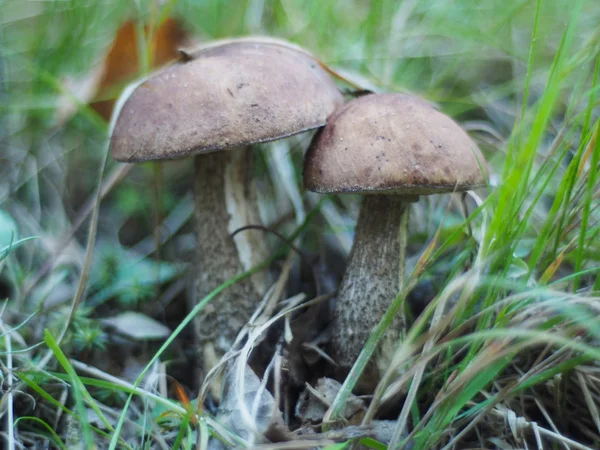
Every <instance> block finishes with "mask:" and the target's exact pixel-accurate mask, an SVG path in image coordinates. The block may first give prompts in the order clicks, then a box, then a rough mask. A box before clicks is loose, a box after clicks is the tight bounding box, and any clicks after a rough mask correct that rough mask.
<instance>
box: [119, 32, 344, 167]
mask: <svg viewBox="0 0 600 450" xmlns="http://www.w3.org/2000/svg"><path fill="white" fill-rule="evenodd" d="M191 58H192V59H191V60H189V61H180V62H177V63H174V64H173V65H171V66H169V67H167V68H165V69H164V70H162V71H160V72H158V73H157V74H155V75H153V76H151V77H150V78H149V79H147V80H146V81H144V82H143V83H142V84H140V85H139V86H138V87H136V88H135V90H134V92H133V94H132V95H131V96H130V97H129V98H128V99H127V101H126V102H125V104H124V105H123V108H122V110H121V112H120V115H119V118H118V120H117V122H116V124H115V127H114V131H113V133H112V137H111V152H112V156H113V158H115V159H116V160H119V161H129V162H134V161H145V160H151V159H169V158H175V157H179V156H185V155H189V154H196V153H204V152H210V151H215V150H220V149H225V148H230V147H237V146H241V145H249V144H253V143H258V142H264V141H270V140H274V139H279V138H282V137H286V136H290V135H293V134H296V133H299V132H302V131H305V130H309V129H312V128H316V127H319V126H323V125H324V124H325V122H326V119H327V116H329V114H331V113H332V112H333V111H334V110H335V108H336V107H337V106H338V105H340V104H341V103H342V102H343V97H342V95H341V93H340V92H339V90H338V89H337V88H336V86H335V84H334V82H333V80H332V79H331V78H330V76H329V75H328V74H327V72H326V71H325V70H324V69H323V68H321V66H320V65H319V64H318V63H317V61H315V60H314V59H313V58H312V57H311V56H310V54H308V53H307V52H305V51H302V50H301V49H298V48H296V47H294V46H292V45H286V44H285V43H282V42H278V41H275V40H263V39H255V40H252V39H240V40H228V41H224V42H223V43H222V44H220V45H211V46H209V47H206V48H204V49H201V50H200V51H199V52H195V53H192V54H191Z"/></svg>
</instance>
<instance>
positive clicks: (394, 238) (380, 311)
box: [332, 195, 409, 385]
mask: <svg viewBox="0 0 600 450" xmlns="http://www.w3.org/2000/svg"><path fill="white" fill-rule="evenodd" d="M408 207H409V204H408V203H406V199H405V198H403V197H399V196H392V195H365V196H364V199H363V203H362V206H361V210H360V214H359V217H358V222H357V224H356V231H355V237H354V244H353V246H352V250H351V252H350V258H349V261H348V266H347V268H346V272H345V274H344V279H343V280H342V284H341V286H340V290H339V294H338V298H337V303H336V307H335V312H334V319H333V333H332V334H333V336H332V346H333V355H334V358H335V359H336V361H337V363H338V364H339V365H340V367H341V369H342V370H343V371H344V372H346V371H347V370H349V369H350V368H351V367H352V365H353V364H354V362H355V361H356V358H357V357H358V355H359V354H360V352H361V350H362V348H363V345H364V344H365V342H366V340H367V338H368V337H369V335H370V334H371V332H372V331H373V329H374V328H375V327H376V326H377V324H378V323H379V321H380V319H381V317H382V316H383V315H384V314H385V312H386V311H387V309H388V308H389V306H390V304H391V303H392V300H393V299H394V298H395V297H396V295H397V294H398V291H399V287H400V283H401V282H403V278H404V265H405V261H404V259H405V254H406V229H405V227H406V223H407V222H406V216H407V214H406V212H407V210H408ZM405 324H406V318H405V314H404V313H403V312H401V313H400V314H398V316H397V317H396V319H395V321H394V323H393V324H392V326H391V327H390V328H389V329H388V331H387V333H386V337H385V339H386V342H387V345H386V343H381V344H380V348H379V349H378V351H377V352H376V354H375V356H374V359H373V362H375V365H373V364H371V367H370V370H367V371H366V372H365V375H364V376H363V383H362V384H363V385H365V383H366V384H371V383H372V382H373V381H374V380H371V379H372V378H373V377H375V378H378V376H377V372H376V371H375V369H376V367H377V366H378V365H380V363H379V362H378V359H381V357H382V352H385V353H387V351H386V349H387V347H389V346H390V344H391V345H393V344H394V343H395V342H397V340H398V338H399V337H400V335H401V332H402V330H403V329H404V327H405ZM374 371H375V372H374ZM374 382H376V381H374Z"/></svg>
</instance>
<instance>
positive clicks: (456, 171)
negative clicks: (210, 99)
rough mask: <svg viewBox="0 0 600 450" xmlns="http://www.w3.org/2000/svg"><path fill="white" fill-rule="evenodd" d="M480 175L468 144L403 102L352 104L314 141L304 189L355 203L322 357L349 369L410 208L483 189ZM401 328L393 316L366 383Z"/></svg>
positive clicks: (479, 160) (376, 308)
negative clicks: (434, 197)
mask: <svg viewBox="0 0 600 450" xmlns="http://www.w3.org/2000/svg"><path fill="white" fill-rule="evenodd" d="M485 177H486V169H485V161H484V159H483V157H482V155H481V153H480V151H479V149H478V148H477V146H476V145H475V143H474V142H473V141H472V140H471V139H470V138H469V136H468V135H467V134H466V133H465V132H464V131H463V130H462V129H461V128H460V127H459V126H458V125H457V124H456V123H455V122H454V121H453V120H452V119H450V118H449V117H448V116H446V115H444V114H442V113H441V112H439V111H437V110H436V109H435V108H433V107H432V106H431V105H429V104H428V103H426V102H424V101H423V100H420V99H419V98H416V97H413V96H409V95H403V94H395V93H390V94H373V95H367V96H363V97H359V98H357V99H355V100H352V101H350V102H349V103H347V104H346V105H344V106H343V107H341V108H340V109H339V110H337V111H336V112H335V113H334V114H333V115H332V116H331V117H330V118H329V119H328V121H327V126H326V127H325V128H323V129H322V130H320V131H319V132H318V133H317V135H315V137H314V139H313V142H312V144H311V146H310V148H309V150H308V152H307V155H306V158H305V166H304V184H305V186H306V188H307V189H309V190H311V191H315V192H319V193H356V194H362V195H364V198H363V203H362V206H361V210H360V214H359V218H358V222H357V224H356V233H355V239H354V244H353V246H352V251H351V253H350V258H349V261H348V267H347V269H346V272H345V274H344V278H343V280H342V284H341V286H340V289H339V293H338V298H337V303H336V307H335V312H334V320H333V334H332V353H333V355H334V357H335V359H336V361H337V363H338V364H339V365H340V366H341V368H342V369H343V370H348V369H350V368H351V367H352V365H353V364H354V362H355V361H356V358H357V357H358V354H359V353H360V351H361V350H362V347H363V345H364V343H365V341H366V340H367V338H368V336H369V335H370V333H371V332H372V331H373V329H374V327H375V326H376V325H377V323H378V322H379V320H380V319H381V317H382V316H383V314H384V313H385V311H386V310H387V309H388V307H389V306H390V304H391V302H392V300H393V299H394V297H395V296H396V295H397V293H398V291H399V289H400V284H401V283H403V278H404V265H405V261H404V257H405V254H406V233H407V230H406V228H407V214H408V209H409V206H410V203H411V202H414V201H417V200H418V196H419V195H429V194H437V193H443V192H452V191H465V190H469V189H473V188H476V187H479V186H483V185H484V184H485ZM405 327H406V318H405V315H404V314H403V313H400V314H399V316H398V317H397V318H396V323H395V324H394V325H393V326H392V327H391V328H390V329H389V331H388V333H387V334H386V336H385V338H384V342H383V343H382V344H381V346H380V347H379V349H378V353H377V354H376V356H375V363H376V364H375V365H372V366H371V369H372V370H376V369H379V370H377V371H376V372H375V373H372V372H371V371H369V372H370V373H371V375H367V377H371V376H375V377H377V376H378V375H377V372H381V371H382V370H385V369H386V367H385V365H386V364H387V363H388V362H389V359H388V356H389V352H391V351H393V350H394V349H395V346H396V344H397V341H398V339H399V338H400V337H401V333H402V332H403V330H404V329H405ZM386 355H388V356H386ZM365 383H370V382H369V381H365Z"/></svg>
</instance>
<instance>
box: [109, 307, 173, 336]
mask: <svg viewBox="0 0 600 450" xmlns="http://www.w3.org/2000/svg"><path fill="white" fill-rule="evenodd" d="M103 322H104V323H105V324H106V325H109V326H111V327H113V328H115V330H116V331H117V332H119V333H121V334H123V335H125V336H127V337H129V338H131V339H134V340H136V341H150V340H155V339H166V338H167V337H169V336H170V335H171V330H170V329H169V328H168V327H166V326H165V325H163V324H162V323H160V322H158V321H156V320H154V319H152V318H151V317H148V316H146V315H145V314H142V313H138V312H134V311H127V312H124V313H122V314H119V315H118V316H115V317H110V318H108V319H104V320H103Z"/></svg>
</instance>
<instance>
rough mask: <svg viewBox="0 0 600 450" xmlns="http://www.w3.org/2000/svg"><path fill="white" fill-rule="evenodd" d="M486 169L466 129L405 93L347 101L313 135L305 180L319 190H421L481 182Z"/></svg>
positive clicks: (442, 189)
mask: <svg viewBox="0 0 600 450" xmlns="http://www.w3.org/2000/svg"><path fill="white" fill-rule="evenodd" d="M482 170H483V173H482ZM486 177H487V168H486V163H485V160H484V159H483V156H482V155H481V153H480V151H479V149H478V148H477V146H476V145H475V143H474V142H473V141H472V140H471V138H470V137H469V136H468V135H467V133H465V132H464V131H463V130H462V129H461V128H460V127H459V126H458V125H457V124H456V122H454V121H453V120H452V119H450V118H449V117H448V116H446V115H445V114H442V113H441V112H439V111H438V110H436V109H435V108H434V107H432V106H431V105H429V104H428V103H426V102H424V101H423V100H421V99H419V98H417V97H414V96H410V95H404V94H373V95H367V96H364V97H359V98H357V99H355V100H352V101H350V102H348V103H347V104H346V105H344V106H343V107H341V108H340V109H338V110H337V111H336V112H335V113H334V114H333V115H332V116H331V117H330V118H329V119H328V121H327V126H325V128H323V129H322V130H320V131H319V132H318V134H317V135H316V136H315V137H314V139H313V142H312V144H311V146H310V148H309V150H308V153H307V155H306V158H305V160H304V185H305V186H306V188H307V189H309V190H311V191H315V192H320V193H334V192H335V193H344V192H356V193H374V194H376V193H387V194H400V195H424V194H433V193H441V192H450V191H454V190H457V191H464V190H468V189H472V188H475V187H479V186H482V185H485V178H486Z"/></svg>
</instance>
